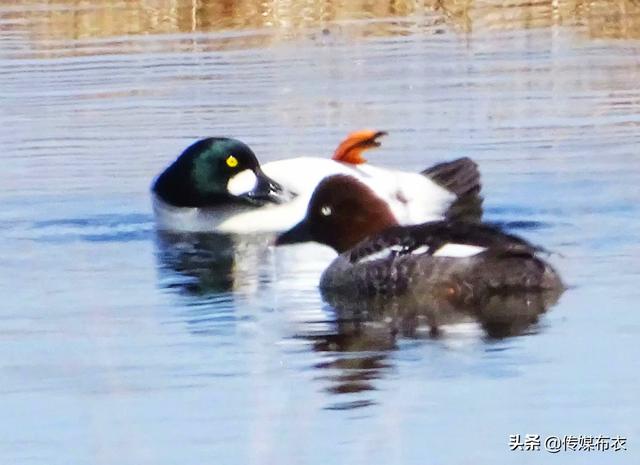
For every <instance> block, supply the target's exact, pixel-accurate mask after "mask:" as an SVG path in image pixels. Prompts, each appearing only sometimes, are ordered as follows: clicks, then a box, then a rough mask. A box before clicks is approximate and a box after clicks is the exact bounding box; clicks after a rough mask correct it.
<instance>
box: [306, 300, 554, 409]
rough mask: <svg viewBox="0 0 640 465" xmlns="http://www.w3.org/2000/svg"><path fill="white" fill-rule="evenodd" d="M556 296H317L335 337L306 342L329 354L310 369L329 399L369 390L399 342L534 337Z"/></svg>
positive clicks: (389, 366)
mask: <svg viewBox="0 0 640 465" xmlns="http://www.w3.org/2000/svg"><path fill="white" fill-rule="evenodd" d="M561 293H562V290H555V291H545V292H526V293H510V294H493V295H483V296H478V297H474V298H473V299H468V298H467V299H462V298H459V297H457V296H451V295H447V294H446V293H445V294H443V293H441V292H440V291H439V290H437V289H434V290H433V292H432V293H425V294H421V295H405V296H402V297H381V296H377V297H374V298H371V299H366V300H356V301H354V300H350V299H347V298H345V296H344V295H337V294H332V293H328V292H323V295H322V297H323V299H324V300H325V302H326V303H327V304H328V305H330V306H331V307H332V308H333V309H334V311H335V313H336V325H335V331H334V332H332V333H330V334H322V335H313V336H308V337H307V339H309V340H311V341H312V343H313V349H314V350H315V351H317V352H325V353H327V355H329V354H331V360H330V361H324V362H321V363H318V364H317V365H316V368H318V369H321V370H328V372H329V373H330V374H327V375H325V376H321V379H324V380H328V381H329V383H330V385H329V386H328V387H327V391H328V392H331V393H334V394H345V393H362V392H365V391H370V390H375V384H374V382H373V381H374V380H375V379H378V378H381V377H383V376H385V374H386V373H388V372H389V371H390V370H391V369H392V367H393V363H392V362H391V361H390V360H389V357H390V355H391V353H392V352H394V351H395V350H397V348H398V341H399V338H407V339H431V340H434V339H443V338H446V337H447V333H448V332H449V330H455V329H456V328H460V327H463V325H464V327H465V328H467V325H472V326H475V327H476V328H477V330H478V332H479V334H480V336H481V337H483V338H486V339H488V340H492V339H502V338H506V337H511V336H518V335H521V334H528V333H531V332H533V331H535V328H536V324H537V322H538V321H539V318H540V315H542V314H543V313H545V312H546V311H547V310H548V309H549V308H551V307H552V306H553V305H555V303H556V302H557V301H558V299H559V297H560V295H561ZM370 403H371V401H362V400H359V401H357V402H347V403H338V404H336V405H335V406H332V407H331V408H357V407H361V406H363V405H368V404H370Z"/></svg>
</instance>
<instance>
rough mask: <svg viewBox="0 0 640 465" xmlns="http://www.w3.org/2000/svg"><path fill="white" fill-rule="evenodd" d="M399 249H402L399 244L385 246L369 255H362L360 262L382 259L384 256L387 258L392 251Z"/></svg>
mask: <svg viewBox="0 0 640 465" xmlns="http://www.w3.org/2000/svg"><path fill="white" fill-rule="evenodd" d="M400 251H402V246H401V245H392V246H390V247H386V248H384V249H382V250H379V251H377V252H375V253H372V254H371V255H367V256H366V257H363V258H362V259H361V260H360V263H365V262H372V261H374V260H383V259H385V258H388V257H389V256H390V255H391V254H393V253H394V252H400Z"/></svg>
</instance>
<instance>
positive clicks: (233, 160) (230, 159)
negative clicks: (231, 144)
mask: <svg viewBox="0 0 640 465" xmlns="http://www.w3.org/2000/svg"><path fill="white" fill-rule="evenodd" d="M227 166H228V167H229V168H235V167H236V166H238V159H237V158H236V157H234V156H233V155H229V156H228V157H227Z"/></svg>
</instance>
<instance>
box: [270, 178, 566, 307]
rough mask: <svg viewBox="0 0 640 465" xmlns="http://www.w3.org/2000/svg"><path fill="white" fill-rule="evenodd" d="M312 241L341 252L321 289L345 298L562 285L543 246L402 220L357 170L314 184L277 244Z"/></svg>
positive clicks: (454, 223)
mask: <svg viewBox="0 0 640 465" xmlns="http://www.w3.org/2000/svg"><path fill="white" fill-rule="evenodd" d="M306 241H315V242H319V243H321V244H324V245H327V246H329V247H331V248H333V249H334V250H335V251H336V252H337V253H338V254H339V255H338V257H337V258H335V259H334V260H333V262H331V264H330V265H329V266H328V268H326V269H325V270H324V272H323V273H322V275H321V278H320V289H321V290H323V291H328V292H331V293H335V294H338V295H345V296H348V298H350V299H357V298H367V297H374V296H377V295H385V296H399V295H403V294H406V293H407V292H410V293H418V294H420V293H429V294H430V295H434V292H435V295H442V296H446V297H447V298H456V299H462V300H463V301H468V300H471V301H473V300H474V299H478V298H481V297H482V298H486V296H487V295H491V294H496V293H510V292H535V291H544V290H557V289H562V288H563V284H562V281H561V279H560V276H559V275H558V273H557V272H556V271H555V269H554V268H553V267H552V266H551V265H550V264H549V263H547V262H546V261H545V260H544V259H543V258H541V254H542V253H544V252H545V251H544V249H542V248H540V247H538V246H535V245H533V244H531V243H529V242H528V241H526V240H525V239H523V238H520V237H518V236H516V235H513V234H509V233H506V232H504V231H502V230H501V229H500V228H498V227H497V226H494V225H490V224H483V223H474V222H467V221H460V220H456V219H448V220H447V219H445V220H439V221H430V222H424V223H421V224H415V225H401V224H400V222H399V221H398V218H397V217H396V215H395V214H394V212H393V211H392V210H391V209H390V208H389V206H388V204H387V203H385V202H384V201H382V200H381V199H380V198H379V197H378V196H376V195H375V193H374V191H373V190H372V189H371V188H370V187H369V186H367V185H366V184H364V183H362V182H360V180H358V179H357V178H355V177H353V176H349V175H334V176H330V177H328V178H326V179H324V180H322V181H321V182H320V183H319V184H318V186H317V187H316V189H315V191H314V193H313V195H312V197H311V199H310V202H309V207H308V209H307V212H306V215H305V218H304V219H303V220H302V221H301V222H300V223H298V224H297V225H296V226H294V227H293V228H291V229H290V230H288V231H286V232H284V233H282V234H280V235H279V236H278V237H277V238H276V240H275V244H276V245H280V246H281V245H287V244H295V243H299V242H306Z"/></svg>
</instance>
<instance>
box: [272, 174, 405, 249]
mask: <svg viewBox="0 0 640 465" xmlns="http://www.w3.org/2000/svg"><path fill="white" fill-rule="evenodd" d="M397 224H398V221H397V220H396V218H395V217H394V216H393V213H391V210H390V209H389V205H387V203H386V202H385V201H383V200H382V199H380V198H379V197H378V196H376V195H375V193H374V192H373V191H372V190H371V189H370V188H369V187H368V186H366V185H365V184H363V183H361V182H359V181H358V180H357V179H355V178H354V177H352V176H348V175H335V176H330V177H328V178H326V179H324V180H323V181H322V182H320V184H318V186H317V187H316V189H315V191H314V193H313V195H312V196H311V200H310V202H309V205H308V207H307V214H306V216H305V218H304V219H303V220H302V221H301V222H300V223H298V224H297V225H296V226H294V227H293V228H292V229H290V230H289V231H287V232H285V233H283V234H281V235H280V236H278V238H277V239H276V245H285V244H295V243H298V242H307V241H315V242H319V243H321V244H325V245H328V246H329V247H332V248H333V249H335V250H336V252H338V253H342V252H344V251H346V250H348V249H350V248H352V247H353V246H354V245H356V244H357V243H358V242H360V241H361V240H362V239H364V238H365V237H367V236H369V235H371V234H375V233H377V232H380V231H382V230H384V229H387V228H389V227H391V226H395V225H397Z"/></svg>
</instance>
